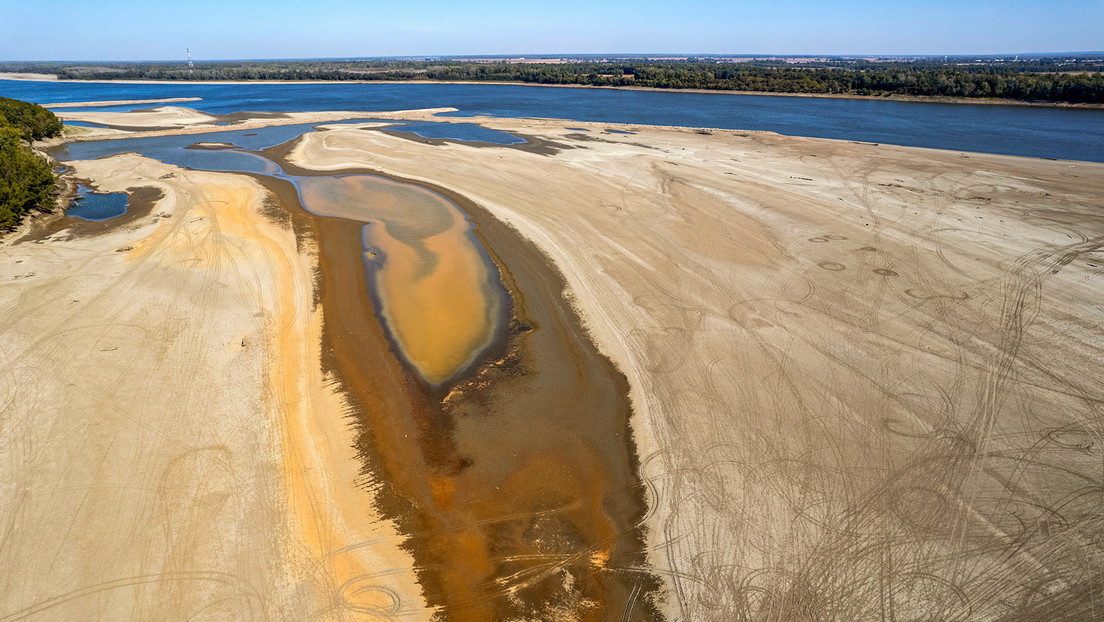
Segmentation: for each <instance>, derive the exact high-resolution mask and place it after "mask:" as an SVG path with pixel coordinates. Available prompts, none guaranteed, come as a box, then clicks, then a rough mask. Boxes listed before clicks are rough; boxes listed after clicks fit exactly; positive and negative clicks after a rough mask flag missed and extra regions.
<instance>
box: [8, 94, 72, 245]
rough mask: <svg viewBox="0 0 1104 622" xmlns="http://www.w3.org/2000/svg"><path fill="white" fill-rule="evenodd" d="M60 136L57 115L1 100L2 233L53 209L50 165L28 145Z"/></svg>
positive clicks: (52, 178) (20, 103) (37, 107)
mask: <svg viewBox="0 0 1104 622" xmlns="http://www.w3.org/2000/svg"><path fill="white" fill-rule="evenodd" d="M60 133H61V122H60V121H58V119H57V117H55V116H54V113H52V112H50V111H49V110H46V109H45V108H43V107H41V106H36V105H35V104H28V103H27V102H23V101H19V100H17V99H8V98H7V97H0V230H2V229H9V228H11V227H13V226H15V225H17V224H19V221H20V219H21V218H22V217H23V215H24V214H25V213H27V211H29V210H32V209H41V210H46V209H51V208H53V207H54V190H55V187H56V180H55V178H54V173H53V171H52V170H51V169H50V163H49V162H47V161H46V158H43V157H42V156H38V155H35V154H34V152H32V151H31V149H30V147H28V145H27V143H29V142H30V141H32V140H38V139H40V138H45V137H47V136H57V135H58V134H60Z"/></svg>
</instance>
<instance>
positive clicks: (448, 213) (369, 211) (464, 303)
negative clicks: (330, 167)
mask: <svg viewBox="0 0 1104 622" xmlns="http://www.w3.org/2000/svg"><path fill="white" fill-rule="evenodd" d="M300 190H301V194H302V200H303V202H304V205H305V206H306V207H307V208H308V209H310V210H311V211H312V212H315V213H316V214H325V215H331V216H341V217H345V218H350V219H354V220H360V221H364V222H367V223H369V224H368V226H367V227H366V228H365V233H364V240H365V243H366V246H367V249H366V253H367V256H366V259H367V261H368V263H369V264H370V265H373V268H374V279H373V285H374V289H375V295H376V297H377V299H378V302H379V305H380V312H381V316H382V317H383V320H384V322H385V324H386V326H387V329H388V332H389V333H390V335H391V338H392V339H393V340H394V341H395V344H396V345H397V346H398V348H399V350H400V351H401V353H402V355H403V357H404V358H405V359H406V360H407V361H408V362H409V363H410V364H411V365H412V366H413V367H414V368H415V369H416V370H417V371H418V373H419V374H420V375H421V376H422V377H423V378H424V379H425V380H426V381H428V382H429V383H431V384H434V385H439V384H441V383H443V382H445V381H447V380H449V379H451V378H453V377H454V376H455V375H456V374H457V373H458V372H460V371H461V370H463V369H464V368H465V367H467V366H468V365H469V364H470V363H471V362H472V361H473V360H474V359H475V358H476V357H477V356H478V355H479V354H480V353H481V352H482V351H483V350H484V349H485V348H486V347H487V346H488V345H490V343H491V342H492V341H493V339H494V334H495V331H496V330H497V328H498V322H499V319H498V315H499V314H498V309H499V301H498V299H497V298H498V295H497V294H496V292H495V289H494V287H493V286H492V280H493V275H492V272H491V270H490V268H489V267H488V262H487V260H486V259H485V258H484V257H483V256H482V255H481V253H480V249H479V246H478V243H477V242H476V241H475V239H474V238H473V236H472V234H471V224H470V223H469V222H468V220H467V218H466V217H465V216H464V214H463V213H462V212H461V211H460V210H459V209H458V208H457V207H456V206H455V205H453V204H452V203H450V202H449V201H447V200H445V199H444V198H443V197H441V196H439V195H437V194H435V193H432V192H429V191H428V190H425V189H422V188H418V187H415V186H410V185H408V184H399V183H397V182H393V181H389V180H385V179H382V178H378V177H371V176H366V175H356V176H349V177H341V178H312V179H304V180H301V181H300Z"/></svg>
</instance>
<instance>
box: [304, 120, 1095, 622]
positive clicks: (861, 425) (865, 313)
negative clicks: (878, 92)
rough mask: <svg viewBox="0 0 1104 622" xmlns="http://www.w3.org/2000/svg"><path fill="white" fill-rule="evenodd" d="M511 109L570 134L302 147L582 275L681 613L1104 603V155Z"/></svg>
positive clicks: (811, 613)
mask: <svg viewBox="0 0 1104 622" xmlns="http://www.w3.org/2000/svg"><path fill="white" fill-rule="evenodd" d="M484 122H485V124H486V125H487V126H488V127H495V128H499V129H507V130H514V131H516V132H518V133H522V134H525V135H530V136H539V137H540V138H542V139H544V140H545V141H552V142H556V143H560V144H561V145H563V146H564V147H566V148H565V149H564V150H563V151H561V152H559V153H556V154H554V155H535V154H530V153H525V152H523V151H519V150H516V149H509V148H476V147H471V146H465V145H460V144H440V141H438V142H437V143H435V144H430V143H431V141H422V140H417V139H406V138H401V137H398V136H395V135H389V134H385V133H382V132H371V131H358V130H333V131H330V132H323V133H318V134H314V135H310V136H308V137H306V138H305V139H304V140H303V142H302V143H301V145H300V147H299V148H298V149H296V150H295V152H294V153H293V156H292V159H293V160H294V161H296V162H298V163H299V164H300V165H301V166H306V167H312V168H317V169H326V168H332V169H341V168H346V167H349V166H365V167H369V168H373V169H377V170H382V171H385V172H389V173H392V174H395V175H399V176H403V177H408V178H415V179H423V180H426V181H430V182H432V183H436V184H440V185H442V186H445V187H447V188H450V189H453V190H455V191H456V192H458V193H460V194H462V195H465V196H467V197H469V198H470V199H472V200H473V201H475V202H476V203H479V204H480V205H482V206H484V207H486V208H487V209H488V210H490V211H491V212H492V213H493V214H495V216H497V217H498V218H501V219H503V220H505V221H507V222H509V223H511V224H512V225H513V226H514V227H516V228H517V229H518V231H520V233H521V234H522V235H524V236H525V237H527V238H529V239H531V240H533V241H534V242H536V244H537V245H538V246H539V247H540V248H541V249H543V250H544V251H545V252H546V253H547V254H548V256H549V257H550V259H551V260H552V261H553V262H554V263H555V265H557V266H558V267H559V268H560V269H561V270H562V271H563V273H564V275H565V276H566V278H567V281H568V283H569V285H570V288H571V292H572V294H573V296H574V300H575V302H576V304H577V305H578V307H579V308H580V309H581V312H582V315H583V317H584V318H585V320H586V322H587V326H588V327H589V329H590V331H591V333H592V334H593V336H594V337H595V339H596V341H597V343H598V344H599V347H600V349H601V350H602V351H604V352H605V353H607V354H608V355H610V356H611V357H612V358H613V360H614V361H615V362H616V363H617V364H618V366H619V367H621V369H622V370H623V371H624V372H625V373H626V375H627V376H628V379H629V383H630V385H631V387H632V397H633V406H634V409H635V414H634V420H633V421H634V425H635V437H636V441H637V446H638V451H639V454H640V459H641V461H642V463H643V466H642V469H643V475H644V476H645V477H646V478H647V480H648V481H649V482H650V483H651V485H652V486H654V488H655V491H656V503H655V505H654V507H653V508H652V509H653V513H652V514H651V515H650V517H649V519H648V527H649V545H650V551H651V561H652V563H653V565H654V566H655V568H656V571H657V572H658V573H659V574H661V575H662V576H663V577H664V578H665V579H666V580H667V581H668V585H669V587H670V590H671V596H670V604H669V612H670V614H671V617H672V619H687V620H690V619H695V620H706V619H708V620H739V619H778V620H805V619H809V620H811V619H840V620H860V619H884V618H885V616H887V615H891V614H888V613H886V612H890V611H891V612H893V613H892V616H896V618H897V619H922V618H924V617H925V616H927V617H928V619H942V620H966V619H970V620H984V619H989V620H996V619H1004V618H1011V617H1015V618H1016V619H1065V618H1063V616H1066V617H1068V618H1069V619H1087V618H1091V617H1092V615H1094V614H1093V612H1094V611H1097V612H1098V611H1100V605H1101V604H1102V603H1101V600H1102V598H1104V593H1102V589H1104V587H1102V585H1101V583H1100V577H1101V576H1102V572H1104V557H1102V556H1101V552H1100V550H1099V548H1098V547H1097V545H1096V544H1094V543H1095V542H1098V540H1099V539H1100V537H1101V535H1104V531H1102V530H1104V516H1102V514H1101V510H1100V508H1101V507H1104V505H1102V502H1104V499H1102V498H1101V492H1100V491H1101V490H1102V488H1101V487H1100V484H1101V478H1102V474H1101V471H1100V460H1101V458H1100V456H1101V454H1100V452H1101V451H1102V443H1101V441H1102V440H1104V439H1102V438H1101V435H1102V434H1104V420H1102V419H1101V417H1100V414H1101V413H1100V408H1101V406H1100V404H1101V403H1102V402H1101V400H1102V399H1104V374H1101V373H1100V370H1101V363H1102V355H1104V338H1102V336H1101V335H1102V333H1101V331H1100V330H1099V325H1100V321H1101V319H1102V316H1101V304H1102V303H1104V295H1102V294H1101V292H1102V291H1104V269H1102V268H1101V266H1104V264H1102V263H1101V261H1102V260H1104V256H1102V254H1101V253H1100V249H1101V248H1102V247H1104V237H1102V236H1104V211H1102V209H1101V208H1102V207H1104V206H1102V205H1101V198H1100V197H1102V196H1104V165H1101V164H1092V163H1080V162H1061V161H1043V160H1035V159H1028V158H1015V157H1003V156H990V155H978V154H968V155H967V154H961V153H955V152H946V151H935V150H921V149H907V148H898V147H892V146H884V145H883V146H875V145H869V144H855V143H847V142H841V141H827V140H816V139H803V138H791V137H783V136H776V135H769V134H760V135H741V134H740V133H738V132H721V131H714V132H713V133H711V134H703V133H699V132H695V131H693V130H681V131H680V130H660V129H647V128H640V130H639V131H638V132H637V133H636V134H634V135H619V134H609V133H604V132H602V131H601V128H602V127H603V126H598V125H588V126H586V127H588V128H589V129H590V131H589V132H573V131H569V130H565V129H563V126H562V125H560V124H556V123H552V122H537V121H532V122H529V121H515V120H490V119H486V120H484ZM569 125H571V126H580V125H581V124H578V123H570V124H569Z"/></svg>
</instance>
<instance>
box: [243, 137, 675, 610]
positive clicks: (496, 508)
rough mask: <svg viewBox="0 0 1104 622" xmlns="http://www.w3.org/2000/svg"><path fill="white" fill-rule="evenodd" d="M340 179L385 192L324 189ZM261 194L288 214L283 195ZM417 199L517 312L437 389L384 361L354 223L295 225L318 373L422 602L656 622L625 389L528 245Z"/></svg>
mask: <svg viewBox="0 0 1104 622" xmlns="http://www.w3.org/2000/svg"><path fill="white" fill-rule="evenodd" d="M287 147H288V146H284V147H281V148H275V149H272V150H269V151H268V152H267V155H268V156H269V157H272V158H275V159H277V161H279V162H280V163H281V165H282V166H284V169H285V170H286V171H288V172H289V173H291V174H295V175H302V176H311V175H318V173H313V172H311V171H308V170H302V169H297V168H296V167H293V166H290V165H288V164H287V163H286V162H283V161H282V157H281V155H282V153H283V152H285V151H286V148H287ZM346 173H348V174H373V175H379V173H378V172H375V171H365V170H355V171H342V172H341V173H326V175H333V174H346ZM260 179H262V180H263V181H264V183H266V184H267V185H269V187H270V188H272V189H273V190H275V191H276V192H277V194H278V195H279V196H280V197H281V199H282V201H283V202H284V203H285V204H286V205H288V206H289V207H296V206H297V202H298V196H297V194H296V191H295V189H294V188H293V187H292V186H291V184H290V183H287V182H282V181H279V180H273V179H264V178H260ZM398 181H403V182H405V181H406V180H398ZM419 185H422V186H424V187H427V188H429V189H430V190H432V191H434V192H437V193H439V194H441V195H442V196H444V197H446V198H447V199H448V200H450V201H452V202H453V203H455V204H456V205H458V206H460V207H461V208H462V209H463V211H464V212H466V213H467V214H468V215H469V216H470V218H471V219H472V222H473V223H475V234H476V236H477V237H478V239H479V240H480V241H481V243H482V244H483V245H484V248H485V249H486V250H487V252H488V253H489V254H490V255H491V257H492V259H493V260H494V262H495V264H496V265H497V266H498V268H499V272H500V277H501V279H502V283H503V285H504V286H505V288H506V289H507V291H509V293H510V297H511V303H512V308H511V312H512V313H511V314H510V315H511V321H510V323H509V326H508V327H506V329H505V330H504V331H502V333H501V334H500V336H499V339H498V341H497V342H496V343H495V344H494V345H492V346H491V347H490V348H489V349H488V350H487V353H486V354H485V355H484V357H483V359H482V360H481V361H479V362H478V363H477V364H476V365H474V366H472V367H471V368H470V369H469V370H468V371H466V372H465V373H464V375H463V376H461V377H460V379H458V380H454V381H453V382H452V383H450V384H449V385H447V386H446V387H443V388H439V389H435V388H433V387H431V386H428V385H426V384H425V383H424V382H423V381H422V380H421V379H420V378H418V376H417V375H416V374H415V373H414V372H413V371H412V370H411V369H410V368H409V367H407V366H406V365H405V364H404V363H403V362H402V361H401V359H400V358H398V357H396V356H395V355H394V353H393V352H392V351H391V348H392V344H391V342H390V341H389V340H388V338H387V335H386V333H385V331H384V329H383V327H382V325H381V322H380V320H379V318H378V317H377V314H376V313H375V312H374V308H375V307H374V304H373V303H374V300H373V297H372V296H371V294H370V291H369V284H368V276H369V275H368V273H367V271H366V267H365V264H364V262H362V261H360V258H361V253H362V238H361V232H360V229H361V223H360V222H356V221H350V220H345V219H341V218H333V217H322V216H315V215H312V214H310V213H308V212H306V211H305V210H301V209H294V210H293V213H294V217H295V218H296V219H297V220H298V221H300V222H301V223H306V224H307V226H309V227H310V228H311V229H312V230H313V231H314V232H315V237H316V239H317V241H318V245H319V274H318V279H319V287H320V294H321V303H322V308H323V314H324V329H323V364H324V365H325V366H326V368H327V370H329V371H330V372H331V373H332V374H333V375H334V376H335V377H336V378H337V379H338V380H339V381H340V383H341V385H342V386H343V388H344V389H345V391H346V392H347V395H348V399H349V400H350V402H351V403H352V404H353V405H354V411H355V414H356V418H357V423H358V427H359V430H360V432H359V440H358V448H359V450H360V452H361V455H362V458H363V460H364V464H365V469H366V470H367V471H369V472H371V473H372V474H373V475H374V479H375V480H376V481H379V482H380V485H379V486H378V487H377V488H376V489H375V493H376V495H377V500H378V504H379V506H380V507H381V509H382V510H383V511H384V513H385V514H386V515H387V516H388V517H390V518H393V519H395V520H396V522H397V523H398V524H399V526H400V529H401V530H402V531H403V532H404V533H405V534H407V535H408V537H409V540H408V543H407V546H408V548H409V549H410V551H411V552H412V554H413V555H414V558H415V561H416V563H417V564H418V567H419V578H420V581H421V583H422V586H423V592H424V595H425V598H426V600H427V601H428V602H429V604H431V605H434V606H437V607H439V608H440V611H441V613H442V614H443V615H444V617H445V618H447V619H450V620H497V619H510V618H516V617H522V618H524V617H530V618H538V619H556V618H557V617H561V616H562V617H563V618H564V619H575V618H578V619H584V620H608V619H616V620H622V619H625V620H644V619H649V620H650V619H657V617H658V616H659V614H658V610H657V608H656V607H655V600H654V599H655V598H657V597H658V596H657V591H658V589H659V588H658V586H659V583H658V581H657V580H656V579H655V578H654V577H653V576H652V575H651V574H649V573H648V572H647V569H646V568H645V567H644V564H645V559H644V558H645V556H644V550H643V540H644V537H643V536H644V534H643V528H642V526H641V525H642V522H643V519H644V517H645V512H646V509H647V504H646V502H645V494H644V493H645V488H644V486H643V484H642V482H641V480H640V478H639V475H638V468H637V467H638V465H637V459H636V455H635V448H634V446H633V444H632V441H631V433H630V432H631V431H630V429H629V415H630V410H629V405H628V398H627V392H628V391H627V389H628V387H627V383H626V381H625V378H624V377H623V376H622V375H621V374H620V373H619V372H618V371H617V370H616V368H615V367H614V366H613V365H612V364H611V363H610V361H609V360H608V359H606V358H605V357H604V356H602V355H601V354H600V353H599V352H597V350H596V348H595V346H594V345H593V344H592V342H591V341H590V339H589V338H588V336H587V335H586V334H585V333H584V331H583V330H582V329H581V328H580V321H579V318H578V317H577V316H576V315H575V312H574V311H573V310H572V308H571V307H570V305H569V304H568V303H567V302H566V300H565V298H564V288H565V284H564V281H563V278H562V277H561V276H560V275H559V273H558V272H556V271H555V270H554V269H553V268H551V267H550V264H549V263H548V261H547V259H546V258H545V257H544V256H543V255H542V254H541V253H540V252H539V250H538V249H536V247H535V246H533V245H532V244H531V243H530V242H528V241H527V240H524V239H523V238H521V237H520V236H519V235H518V234H517V233H516V232H515V231H513V230H512V229H510V228H509V227H508V226H507V225H505V224H504V223H502V222H500V221H498V220H496V219H494V218H493V217H492V216H491V215H490V214H489V213H488V212H486V211H484V210H483V209H482V208H480V207H479V206H478V205H476V204H474V203H472V202H471V201H469V200H467V199H466V198H465V197H463V196H460V195H458V194H456V193H453V192H450V191H449V190H447V189H445V188H439V187H434V186H432V185H431V184H424V183H423V184H419Z"/></svg>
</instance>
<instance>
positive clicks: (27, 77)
mask: <svg viewBox="0 0 1104 622" xmlns="http://www.w3.org/2000/svg"><path fill="white" fill-rule="evenodd" d="M0 80H18V81H23V82H54V83H68V84H211V85H242V84H465V85H500V86H539V87H553V88H569V89H593V90H609V91H640V92H659V93H696V94H708V95H756V96H775V97H808V98H816V99H853V100H873V101H897V102H920V103H935V104H982V105H996V106H1030V107H1039V108H1086V109H1104V104H1083V103H1069V102H1048V101H1024V100H1018V99H997V98H980V97H978V98H974V97H943V96H937V95H930V96H929V95H923V96H921V95H896V94H889V95H853V94H845V93H777V92H771V91H728V90H720V89H664V88H656V87H648V86H596V85H590V84H539V83H535V82H507V81H503V82H499V81H492V80H59V79H58V78H57V77H55V76H54V75H53V74H29V73H3V72H0Z"/></svg>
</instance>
